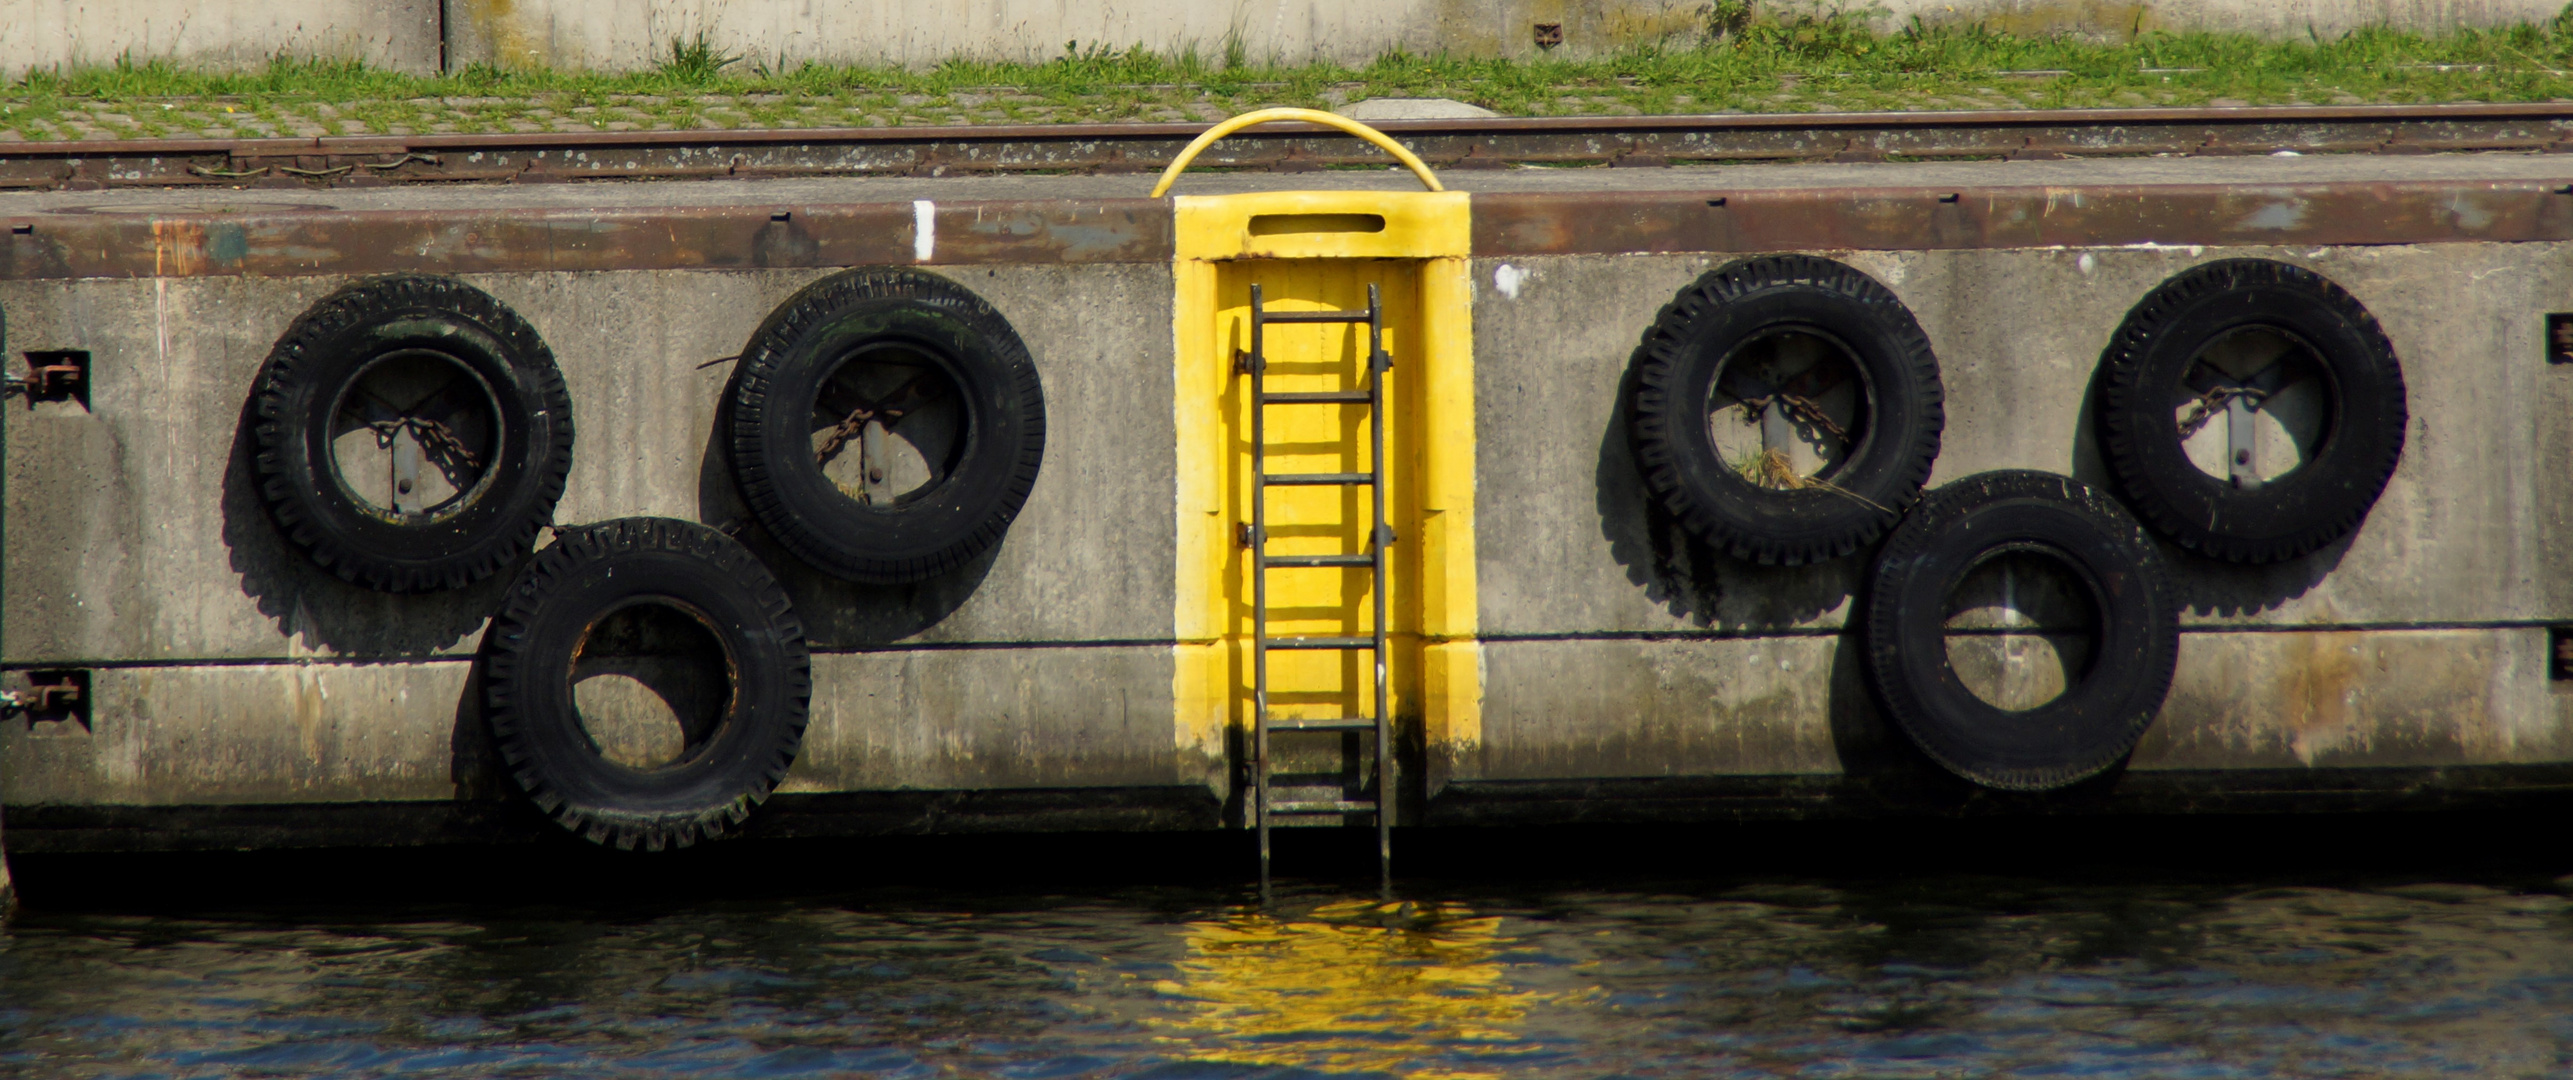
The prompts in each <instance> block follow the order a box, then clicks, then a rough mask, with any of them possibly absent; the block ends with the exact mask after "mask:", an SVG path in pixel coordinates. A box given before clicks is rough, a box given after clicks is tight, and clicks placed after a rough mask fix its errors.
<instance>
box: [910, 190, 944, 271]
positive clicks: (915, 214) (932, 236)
mask: <svg viewBox="0 0 2573 1080" xmlns="http://www.w3.org/2000/svg"><path fill="white" fill-rule="evenodd" d="M937 252H938V204H937V203H934V202H931V201H929V200H927V199H914V200H912V202H911V261H913V262H928V261H929V257H930V256H931V255H934V254H937Z"/></svg>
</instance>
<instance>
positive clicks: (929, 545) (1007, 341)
mask: <svg viewBox="0 0 2573 1080" xmlns="http://www.w3.org/2000/svg"><path fill="white" fill-rule="evenodd" d="M878 350H883V351H881V352H880V351H878ZM883 355H900V356H902V357H904V358H906V361H905V362H910V363H915V364H917V365H920V366H922V367H924V368H925V369H927V370H929V371H934V372H935V373H936V374H937V375H938V376H939V377H941V378H943V379H944V383H943V384H924V385H929V386H931V388H932V389H935V387H936V386H938V385H943V386H945V387H946V388H948V390H950V391H952V392H953V393H954V394H955V398H954V400H955V401H956V402H958V403H959V406H960V408H959V415H958V419H959V420H960V422H961V426H962V431H961V434H959V435H956V436H955V437H954V438H953V441H952V443H951V444H950V447H949V450H948V451H947V452H946V453H944V454H943V455H942V458H943V461H942V462H941V463H939V464H937V465H936V466H935V469H936V470H938V471H934V473H933V479H932V480H931V481H930V482H929V483H928V484H927V485H926V486H924V487H922V488H920V489H918V490H916V491H914V492H911V493H909V494H905V495H903V496H901V497H900V498H899V499H895V500H891V501H889V502H888V503H887V504H886V505H871V504H870V503H867V502H862V501H860V499H858V498H856V497H853V496H852V495H851V494H849V493H847V492H846V491H844V490H843V489H842V488H841V487H840V486H839V485H838V483H836V482H835V481H833V480H832V479H831V478H830V477H829V476H827V475H825V473H824V471H823V466H822V465H821V464H820V463H819V462H817V461H816V448H815V434H816V426H815V419H814V418H815V417H816V415H817V411H818V410H819V408H820V402H821V401H822V399H823V397H824V394H825V392H826V388H827V387H828V386H830V385H831V383H832V380H833V379H834V378H835V377H836V376H837V374H838V373H839V372H840V371H841V368H842V366H843V364H844V363H849V362H854V358H857V357H860V356H883ZM915 381H917V380H915ZM941 392H945V391H941ZM731 410H732V412H731V421H730V435H731V440H730V441H731V452H732V466H733V472H734V476H735V478H736V480H737V481H738V482H739V483H740V485H741V492H742V498H743V500H744V501H745V502H747V503H749V505H750V508H751V511H752V513H754V514H756V515H757V516H758V518H759V521H760V524H761V525H763V526H766V527H767V529H768V531H769V533H770V534H771V535H773V536H775V537H776V538H777V540H778V542H779V543H781V544H783V545H785V547H786V549H787V550H788V551H791V552H793V553H794V554H795V556H796V557H797V558H799V559H802V560H804V561H805V562H807V563H810V564H812V565H813V566H815V567H817V568H819V569H821V570H823V571H824V572H827V573H829V574H832V575H834V576H836V577H840V578H843V579H845V580H849V581H856V582H862V583H867V584H883V585H891V584H900V583H903V582H910V581H918V580H921V579H924V578H931V577H936V576H938V575H941V574H945V573H948V572H950V571H952V570H955V569H956V568H958V567H960V566H963V565H964V564H965V563H966V562H968V561H970V560H972V559H973V558H974V557H975V556H978V555H980V554H982V553H983V552H985V551H988V550H990V549H991V547H992V546H993V545H995V544H997V543H999V542H1000V540H1001V536H1002V534H1003V533H1005V532H1006V531H1008V529H1009V525H1010V522H1011V521H1012V520H1013V519H1015V518H1016V517H1017V516H1018V512H1019V509H1020V507H1022V506H1024V505H1026V503H1027V496H1028V492H1029V490H1030V489H1032V488H1034V487H1035V485H1036V474H1037V466H1038V465H1039V464H1040V462H1041V461H1042V460H1043V458H1044V456H1045V391H1044V387H1043V386H1042V384H1041V383H1040V382H1039V381H1038V379H1037V373H1036V363H1035V361H1034V360H1033V359H1031V358H1030V357H1029V356H1028V352H1027V346H1026V345H1025V344H1024V343H1022V342H1021V341H1020V340H1019V336H1018V332H1017V331H1015V330H1012V329H1011V328H1010V324H1009V322H1008V321H1007V320H1005V319H1003V318H1002V317H1001V314H1000V312H998V311H996V310H994V309H993V308H992V306H991V305H990V304H987V303H984V302H983V300H982V298H980V297H978V296H975V295H974V294H973V293H971V292H967V291H966V290H965V289H964V288H963V287H961V286H959V285H957V284H955V283H954V282H951V281H948V280H946V279H944V278H940V277H937V276H935V275H931V274H926V273H921V272H919V271H916V270H905V269H864V270H851V271H848V272H845V273H841V274H837V275H834V276H831V277H828V278H824V279H822V280H821V281H818V282H815V283H814V284H813V285H811V286H810V287H808V288H806V289H805V290H804V291H803V292H801V293H798V294H797V295H796V296H795V298H794V299H792V300H790V301H788V302H787V303H786V304H785V306H783V307H781V308H779V309H778V311H777V313H776V314H774V315H772V316H770V318H769V320H768V322H767V324H766V325H764V326H762V327H761V328H760V330H759V332H758V334H757V335H755V336H754V337H753V338H752V339H751V344H750V347H749V348H748V349H746V350H744V351H743V353H742V359H741V369H740V371H739V372H737V373H736V374H735V376H734V380H733V388H732V401H731ZM837 411H838V410H837V409H834V410H833V412H834V413H835V414H836V412H837Z"/></svg>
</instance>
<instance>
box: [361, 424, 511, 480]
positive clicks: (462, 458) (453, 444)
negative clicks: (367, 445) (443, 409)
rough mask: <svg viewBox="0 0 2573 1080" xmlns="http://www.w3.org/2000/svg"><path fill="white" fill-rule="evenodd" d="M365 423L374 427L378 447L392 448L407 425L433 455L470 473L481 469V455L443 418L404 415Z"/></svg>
mask: <svg viewBox="0 0 2573 1080" xmlns="http://www.w3.org/2000/svg"><path fill="white" fill-rule="evenodd" d="M366 426H367V427H369V428H372V429H374V431H375V445H376V447H377V448H378V449H383V450H390V449H392V448H393V437H394V436H396V435H399V434H401V433H402V431H403V430H404V429H405V428H407V429H409V430H410V432H411V437H412V438H413V439H416V440H418V441H419V443H420V449H422V450H424V451H427V452H428V453H429V454H430V456H432V457H438V458H444V459H446V460H447V461H450V462H453V463H454V464H455V465H456V466H457V467H458V468H461V469H464V470H466V471H468V472H471V471H474V470H478V469H481V468H482V456H481V455H479V454H476V453H474V452H473V451H472V450H469V449H466V448H465V441H464V439H463V438H461V437H459V436H458V435H457V434H456V430H455V429H454V428H451V427H448V426H447V425H446V424H445V423H444V422H443V421H438V420H431V419H429V418H427V417H425V416H405V417H403V418H401V419H399V420H376V421H371V422H369V423H368V424H367V425H366Z"/></svg>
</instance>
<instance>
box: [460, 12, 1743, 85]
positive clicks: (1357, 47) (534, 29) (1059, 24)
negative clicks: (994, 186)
mask: <svg viewBox="0 0 2573 1080" xmlns="http://www.w3.org/2000/svg"><path fill="white" fill-rule="evenodd" d="M1707 10H1708V5H1707V4H1706V2H1705V0H1257V2H1240V3H1227V4H1208V3H1192V2H1190V0H1146V2H1142V3H1131V4H1065V3H1059V2H1056V0H963V2H954V0H950V2H943V3H941V2H929V0H820V2H808V3H780V2H766V3H724V2H722V0H604V2H593V0H447V27H448V36H449V43H450V45H449V49H448V63H449V64H450V65H451V66H452V65H462V64H468V63H483V62H488V63H496V64H502V65H507V66H540V65H571V66H581V67H598V68H615V69H626V68H638V67H648V66H651V65H652V64H653V63H654V62H656V61H658V60H660V59H663V58H665V57H667V56H669V54H670V46H671V43H672V42H674V41H693V40H695V39H697V38H698V37H699V36H700V35H703V37H704V38H705V39H706V40H707V41H708V42H709V43H711V44H712V45H713V46H714V47H715V48H716V49H717V50H719V51H721V52H722V53H724V54H726V55H729V56H739V57H742V58H744V59H745V60H746V61H751V62H763V63H768V64H773V65H787V66H791V65H795V64H800V63H803V62H805V61H808V60H811V61H822V62H826V63H868V64H908V65H926V64H934V63H937V62H939V61H941V60H946V59H950V58H955V57H968V58H972V59H978V60H1020V61H1041V60H1050V59H1054V58H1056V57H1059V56H1061V55H1063V53H1064V51H1065V48H1066V46H1067V45H1069V46H1071V47H1073V48H1076V49H1122V48H1126V47H1128V46H1133V45H1142V46H1144V47H1146V48H1149V49H1152V50H1155V51H1157V52H1162V53H1168V54H1177V53H1180V52H1183V51H1187V50H1194V51H1195V52H1196V53H1197V54H1198V55H1201V56H1205V57H1208V58H1211V59H1221V58H1222V57H1224V56H1225V55H1226V54H1227V51H1228V50H1231V49H1234V48H1236V47H1238V49H1239V51H1240V52H1241V54H1242V55H1244V56H1246V57H1248V58H1251V59H1253V60H1271V59H1274V60H1282V61H1288V62H1303V61H1310V60H1336V61H1339V62H1341V63H1349V64H1355V63H1363V62H1366V61H1368V60H1371V59H1374V58H1375V57H1377V56H1379V55H1382V54H1384V53H1386V52H1390V51H1393V50H1397V49H1400V50H1406V51H1409V52H1414V53H1438V52H1447V53H1459V54H1465V55H1474V56H1515V55H1533V54H1536V53H1537V52H1539V51H1540V50H1539V49H1538V47H1537V46H1536V44H1535V26H1536V24H1538V23H1548V24H1553V25H1557V26H1560V27H1561V28H1562V34H1563V44H1562V45H1561V46H1560V47H1558V49H1557V50H1556V51H1558V52H1561V53H1563V54H1566V55H1590V54H1595V53H1600V52H1606V51H1612V50H1615V49H1619V48H1626V47H1631V46H1634V45H1640V44H1647V43H1655V42H1662V41H1666V40H1671V39H1680V40H1696V39H1702V38H1703V37H1704V36H1705V33H1706V30H1707V21H1706V12H1707Z"/></svg>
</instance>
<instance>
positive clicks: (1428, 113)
mask: <svg viewBox="0 0 2573 1080" xmlns="http://www.w3.org/2000/svg"><path fill="white" fill-rule="evenodd" d="M1332 111H1333V112H1337V113H1339V114H1340V115H1342V116H1346V117H1348V118H1350V119H1352V120H1465V119H1472V118H1475V117H1483V116H1499V115H1501V114H1500V113H1496V112H1493V111H1492V110H1490V109H1486V108H1484V107H1482V106H1480V105H1468V104H1466V103H1464V102H1462V101H1451V100H1449V99H1447V98H1368V99H1367V100H1365V101H1353V102H1350V103H1349V104H1347V105H1344V106H1342V107H1340V108H1338V109H1334V110H1332Z"/></svg>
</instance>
